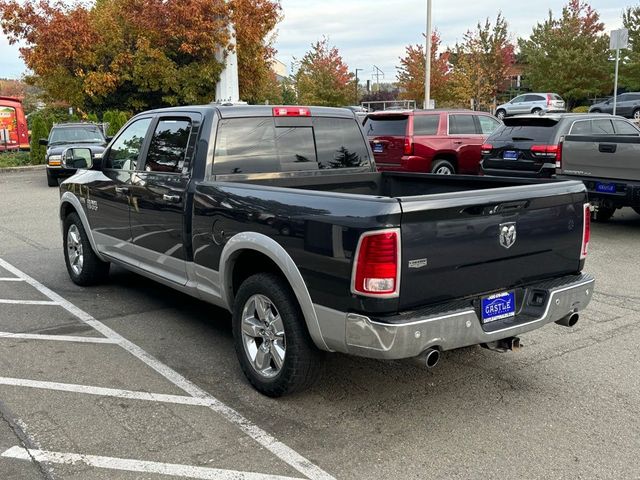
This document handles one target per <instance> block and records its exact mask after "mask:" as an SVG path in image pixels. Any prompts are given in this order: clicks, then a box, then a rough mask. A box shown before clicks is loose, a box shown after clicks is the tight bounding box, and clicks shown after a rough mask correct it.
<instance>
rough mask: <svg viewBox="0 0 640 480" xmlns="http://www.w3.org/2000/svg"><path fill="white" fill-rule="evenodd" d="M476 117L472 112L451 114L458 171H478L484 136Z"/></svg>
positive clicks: (450, 133) (450, 126)
mask: <svg viewBox="0 0 640 480" xmlns="http://www.w3.org/2000/svg"><path fill="white" fill-rule="evenodd" d="M474 117H475V115H474V114H471V113H456V114H451V115H449V137H450V141H451V149H452V150H453V151H455V152H456V153H457V156H458V165H457V168H456V172H457V173H472V174H476V173H478V167H479V165H480V147H481V146H482V142H483V140H484V137H483V135H482V133H480V125H479V124H476V120H475V118H474Z"/></svg>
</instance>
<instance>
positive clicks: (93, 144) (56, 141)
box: [40, 123, 108, 187]
mask: <svg viewBox="0 0 640 480" xmlns="http://www.w3.org/2000/svg"><path fill="white" fill-rule="evenodd" d="M107 140H108V139H107V137H105V135H104V133H103V131H102V128H101V126H100V125H97V124H95V123H58V124H55V125H54V126H53V128H52V129H51V132H49V138H48V139H44V138H42V139H40V145H46V146H47V154H46V157H45V160H46V165H47V184H48V185H49V186H50V187H57V186H58V179H59V178H66V177H70V176H71V175H73V174H74V173H76V169H75V168H63V167H62V153H63V152H64V151H65V150H66V149H67V148H71V147H86V148H89V149H91V154H92V155H93V157H94V158H102V152H104V149H105V147H106V146H107Z"/></svg>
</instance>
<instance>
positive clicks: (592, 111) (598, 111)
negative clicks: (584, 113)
mask: <svg viewBox="0 0 640 480" xmlns="http://www.w3.org/2000/svg"><path fill="white" fill-rule="evenodd" d="M589 113H602V111H601V110H600V109H599V108H594V109H593V110H589Z"/></svg>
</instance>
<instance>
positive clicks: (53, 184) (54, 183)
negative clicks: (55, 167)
mask: <svg viewBox="0 0 640 480" xmlns="http://www.w3.org/2000/svg"><path fill="white" fill-rule="evenodd" d="M47 185H49V186H50V187H57V186H58V179H57V178H56V177H54V176H53V175H51V172H50V171H49V169H47Z"/></svg>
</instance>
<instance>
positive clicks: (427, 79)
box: [424, 0, 431, 110]
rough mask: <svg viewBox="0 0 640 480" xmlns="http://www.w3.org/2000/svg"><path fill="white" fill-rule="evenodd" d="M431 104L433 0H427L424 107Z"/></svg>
mask: <svg viewBox="0 0 640 480" xmlns="http://www.w3.org/2000/svg"><path fill="white" fill-rule="evenodd" d="M430 106H431V0H427V48H426V49H425V69H424V108H425V110H426V109H427V108H429V107H430Z"/></svg>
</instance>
